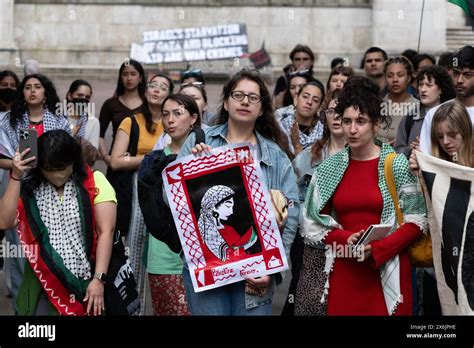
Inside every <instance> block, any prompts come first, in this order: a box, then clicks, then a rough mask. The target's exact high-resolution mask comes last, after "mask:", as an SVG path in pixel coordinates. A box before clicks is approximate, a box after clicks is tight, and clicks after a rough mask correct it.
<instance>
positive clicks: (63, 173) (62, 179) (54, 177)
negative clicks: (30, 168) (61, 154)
mask: <svg viewBox="0 0 474 348" xmlns="http://www.w3.org/2000/svg"><path fill="white" fill-rule="evenodd" d="M41 174H43V176H44V178H45V179H46V180H47V181H48V182H49V183H50V184H52V185H54V186H55V187H63V186H64V184H65V183H66V181H68V180H69V178H70V177H71V175H72V164H70V165H68V166H67V167H66V168H65V169H62V170H54V171H46V170H44V169H42V170H41Z"/></svg>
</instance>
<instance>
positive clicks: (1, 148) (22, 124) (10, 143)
mask: <svg viewBox="0 0 474 348" xmlns="http://www.w3.org/2000/svg"><path fill="white" fill-rule="evenodd" d="M29 125H30V120H29V117H28V114H27V113H25V114H24V115H23V117H22V118H21V120H19V122H18V123H17V125H16V127H15V128H13V127H12V126H11V124H10V112H8V113H6V114H5V115H3V117H2V118H0V154H2V155H3V156H6V157H9V158H12V157H13V155H14V154H15V151H16V149H17V148H18V146H19V141H18V139H19V137H20V129H27V128H29ZM43 126H44V131H45V132H48V131H51V130H55V129H63V130H65V131H66V132H68V133H69V134H71V128H70V126H69V123H68V121H67V119H66V117H65V116H62V115H54V114H53V113H51V112H50V111H49V110H45V111H44V117H43ZM83 128H84V130H83V131H84V132H85V127H83ZM81 129H82V128H81ZM79 135H80V134H79Z"/></svg>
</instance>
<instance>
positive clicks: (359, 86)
mask: <svg viewBox="0 0 474 348" xmlns="http://www.w3.org/2000/svg"><path fill="white" fill-rule="evenodd" d="M381 103H382V98H381V97H380V95H379V87H378V86H377V85H375V84H374V83H373V82H372V81H370V80H369V79H367V78H365V77H362V76H353V77H351V78H349V79H348V80H347V82H346V84H345V86H344V89H343V90H342V92H341V95H340V96H339V98H338V104H337V106H336V108H335V112H336V113H337V114H340V115H341V124H342V130H343V132H344V136H345V138H346V141H347V144H348V146H347V147H346V148H345V149H344V150H342V151H340V152H338V153H336V154H335V155H333V156H331V157H329V158H327V159H326V160H324V161H323V162H322V163H320V164H319V166H318V167H317V168H316V170H315V172H314V175H313V177H312V179H311V182H310V184H309V187H308V191H307V194H306V199H305V203H304V207H303V208H302V209H303V211H302V224H301V226H300V228H301V235H302V237H303V238H304V243H305V246H304V255H303V264H302V268H301V275H300V279H306V278H308V277H309V278H311V270H312V269H314V268H313V266H312V265H311V264H308V262H310V263H311V262H312V260H313V259H314V257H313V255H314V254H315V253H316V251H315V250H313V248H315V247H317V246H318V245H320V243H324V244H325V246H326V253H325V256H326V262H325V265H324V273H323V274H324V276H325V277H324V278H323V279H320V278H318V279H314V278H313V279H314V283H313V284H311V282H309V283H308V282H306V283H302V284H301V288H300V289H298V290H297V293H301V292H305V291H306V292H308V291H309V289H312V287H319V285H321V284H323V287H324V291H323V294H322V296H321V297H320V298H310V297H309V296H308V301H311V304H310V303H307V304H305V305H304V306H303V307H302V308H306V311H304V312H303V313H311V305H312V306H313V307H314V308H317V306H319V307H321V304H323V303H327V314H328V315H411V314H412V311H413V296H412V279H411V276H412V272H411V263H410V258H409V256H408V252H407V247H408V246H409V245H410V244H412V243H413V242H414V241H415V240H416V239H418V238H419V237H420V236H421V234H422V231H426V229H427V218H426V206H425V202H424V198H423V194H422V193H421V189H420V187H419V183H418V180H417V178H416V177H415V176H413V175H412V174H411V172H410V169H409V167H408V160H407V158H406V157H405V156H403V155H397V156H396V157H395V159H394V161H393V167H392V171H393V176H394V178H395V183H396V188H397V195H398V197H399V199H400V202H403V206H402V207H401V209H402V211H403V215H404V223H403V224H402V225H401V226H398V224H397V222H396V219H395V207H394V203H393V201H392V198H391V195H390V193H389V190H388V188H387V181H386V178H385V173H384V165H385V161H386V158H387V156H388V155H389V154H390V153H393V152H394V150H393V148H392V147H391V146H389V145H388V144H386V143H382V142H380V141H379V140H378V139H377V138H376V134H377V132H378V130H379V128H380V126H381V124H382V123H384V122H385V121H386V116H384V115H382V114H381V112H380V108H381ZM374 224H388V225H390V226H391V229H390V231H389V232H388V234H387V236H385V237H384V238H381V239H379V240H374V241H371V242H369V243H368V244H367V245H361V246H355V244H356V243H357V242H358V240H359V239H360V238H361V236H362V235H363V233H364V231H366V230H367V229H368V228H369V226H370V225H374ZM319 266H320V267H323V266H322V265H319ZM306 272H308V273H306ZM298 286H300V284H299V285H298ZM313 290H314V289H313ZM315 291H316V290H315ZM308 306H309V309H308Z"/></svg>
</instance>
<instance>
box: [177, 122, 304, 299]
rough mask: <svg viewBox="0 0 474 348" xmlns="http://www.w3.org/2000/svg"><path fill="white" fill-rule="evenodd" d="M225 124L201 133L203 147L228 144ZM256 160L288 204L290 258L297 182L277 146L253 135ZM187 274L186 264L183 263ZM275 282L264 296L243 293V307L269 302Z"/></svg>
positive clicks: (188, 145) (186, 148)
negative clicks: (203, 139)
mask: <svg viewBox="0 0 474 348" xmlns="http://www.w3.org/2000/svg"><path fill="white" fill-rule="evenodd" d="M227 128H228V126H227V123H226V124H223V125H217V126H214V127H210V128H208V129H205V130H204V133H205V134H206V144H207V145H209V146H211V147H212V148H217V147H221V146H225V145H228V143H227V140H226V139H225V137H226V135H227ZM256 136H257V148H258V157H259V159H260V167H261V168H262V172H263V176H264V177H265V184H266V185H267V188H268V190H272V189H273V190H279V191H281V192H282V193H283V194H284V195H285V196H286V198H287V199H288V201H289V209H288V221H287V223H286V225H285V229H284V231H283V234H282V241H283V245H284V247H285V251H286V256H287V258H288V259H289V254H290V249H291V245H292V243H293V239H294V238H295V234H296V230H297V228H298V217H299V194H298V186H297V183H296V180H297V179H296V175H295V173H294V171H293V166H292V165H291V162H290V159H289V158H288V156H287V155H286V154H285V153H284V152H283V151H282V150H281V149H280V147H279V146H278V145H277V144H276V143H275V142H273V141H272V140H269V139H267V138H265V137H263V136H262V135H261V134H259V133H258V132H256ZM195 139H196V138H195V134H194V133H191V134H190V135H189V136H188V138H187V139H186V142H185V143H184V144H183V146H182V147H181V151H180V153H179V155H178V158H181V157H184V156H187V155H189V154H191V149H192V148H193V147H194V144H195ZM184 265H185V268H186V270H185V271H187V264H186V262H184ZM274 284H275V283H274V281H273V279H272V282H271V284H270V286H269V289H268V290H269V291H267V294H266V295H265V296H264V297H257V296H251V295H248V294H245V304H246V307H247V308H253V307H257V306H260V305H264V304H267V303H269V302H271V300H272V297H273V291H274Z"/></svg>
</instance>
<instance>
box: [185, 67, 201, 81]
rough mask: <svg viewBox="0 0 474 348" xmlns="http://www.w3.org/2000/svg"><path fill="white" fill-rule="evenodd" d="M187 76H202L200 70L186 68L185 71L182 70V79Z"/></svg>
mask: <svg viewBox="0 0 474 348" xmlns="http://www.w3.org/2000/svg"><path fill="white" fill-rule="evenodd" d="M189 77H202V70H201V69H193V70H186V71H185V72H183V79H187V78H189Z"/></svg>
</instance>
